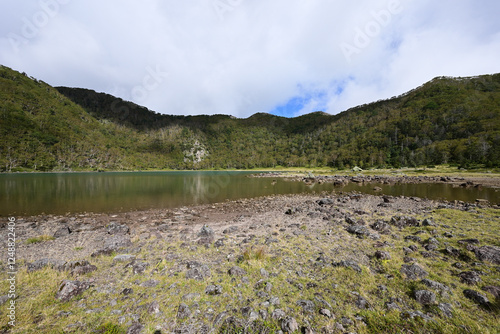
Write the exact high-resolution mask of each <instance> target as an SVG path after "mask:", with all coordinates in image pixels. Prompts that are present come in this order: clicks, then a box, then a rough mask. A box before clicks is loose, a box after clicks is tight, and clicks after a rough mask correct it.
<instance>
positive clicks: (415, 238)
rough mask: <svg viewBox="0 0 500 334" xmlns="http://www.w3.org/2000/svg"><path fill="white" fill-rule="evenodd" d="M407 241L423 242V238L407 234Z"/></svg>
mask: <svg viewBox="0 0 500 334" xmlns="http://www.w3.org/2000/svg"><path fill="white" fill-rule="evenodd" d="M405 240H406V241H414V242H422V239H421V238H420V237H419V236H417V235H407V236H406V237H405Z"/></svg>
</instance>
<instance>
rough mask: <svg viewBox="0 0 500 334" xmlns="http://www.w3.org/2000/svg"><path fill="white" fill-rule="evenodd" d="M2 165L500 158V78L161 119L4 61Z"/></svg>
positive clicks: (492, 163) (342, 163) (440, 81)
mask: <svg viewBox="0 0 500 334" xmlns="http://www.w3.org/2000/svg"><path fill="white" fill-rule="evenodd" d="M0 98H1V99H0V139H1V142H0V170H1V171H16V170H43V171H47V170H137V169H150V168H154V169H202V168H203V169H206V168H253V167H274V166H285V167H288V166H290V167H319V166H330V167H333V168H347V167H351V166H354V165H358V166H361V167H364V168H368V167H400V166H420V165H431V164H452V165H457V166H466V167H470V166H479V165H481V166H487V167H498V166H500V74H495V75H484V76H479V77H474V78H444V77H442V78H436V79H434V80H432V81H430V82H428V83H426V84H424V85H423V86H421V87H419V88H417V89H414V90H412V91H410V92H408V93H407V94H404V95H402V96H399V97H395V98H392V99H389V100H385V101H378V102H375V103H371V104H367V105H363V106H359V107H356V108H353V109H350V110H347V111H345V112H343V113H341V114H338V115H334V116H332V115H328V114H325V113H321V112H316V113H312V114H308V115H304V116H300V117H296V118H284V117H278V116H274V115H270V114H265V113H258V114H255V115H253V116H251V117H249V118H247V119H237V118H234V117H231V116H226V115H214V116H204V115H202V116H171V115H162V114H158V113H155V112H153V111H150V110H148V109H147V108H144V107H140V106H138V105H136V104H134V103H131V102H126V101H123V100H121V99H119V98H116V97H113V96H111V95H108V94H102V93H96V92H94V91H91V90H86V89H78V88H65V87H58V88H53V87H50V86H49V85H47V84H45V83H44V82H42V81H38V80H36V79H33V78H29V77H28V76H26V75H25V74H21V73H18V72H16V71H13V70H11V69H9V68H7V67H0Z"/></svg>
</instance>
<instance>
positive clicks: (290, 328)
mask: <svg viewBox="0 0 500 334" xmlns="http://www.w3.org/2000/svg"><path fill="white" fill-rule="evenodd" d="M281 330H283V332H285V333H293V332H296V331H298V330H299V325H298V324H297V320H295V318H292V317H288V318H286V319H282V320H281Z"/></svg>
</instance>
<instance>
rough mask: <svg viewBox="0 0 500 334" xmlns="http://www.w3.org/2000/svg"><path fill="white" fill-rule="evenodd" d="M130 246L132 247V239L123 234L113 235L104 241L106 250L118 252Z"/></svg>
mask: <svg viewBox="0 0 500 334" xmlns="http://www.w3.org/2000/svg"><path fill="white" fill-rule="evenodd" d="M130 246H132V241H131V240H130V237H128V236H126V235H121V234H118V235H113V236H112V237H110V238H108V239H106V240H105V241H104V250H106V249H108V250H111V251H118V250H120V249H122V248H126V247H130Z"/></svg>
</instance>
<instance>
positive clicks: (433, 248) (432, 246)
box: [424, 244, 438, 252]
mask: <svg viewBox="0 0 500 334" xmlns="http://www.w3.org/2000/svg"><path fill="white" fill-rule="evenodd" d="M424 248H425V250H427V251H429V252H432V251H435V250H436V249H438V246H437V245H435V244H427V245H425V246H424Z"/></svg>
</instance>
